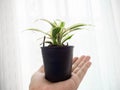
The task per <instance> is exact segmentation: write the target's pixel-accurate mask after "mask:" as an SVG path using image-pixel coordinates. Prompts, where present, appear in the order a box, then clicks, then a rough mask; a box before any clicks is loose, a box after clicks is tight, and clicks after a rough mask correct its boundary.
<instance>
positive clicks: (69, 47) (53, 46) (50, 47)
mask: <svg viewBox="0 0 120 90" xmlns="http://www.w3.org/2000/svg"><path fill="white" fill-rule="evenodd" d="M73 47H74V46H45V47H41V48H73Z"/></svg>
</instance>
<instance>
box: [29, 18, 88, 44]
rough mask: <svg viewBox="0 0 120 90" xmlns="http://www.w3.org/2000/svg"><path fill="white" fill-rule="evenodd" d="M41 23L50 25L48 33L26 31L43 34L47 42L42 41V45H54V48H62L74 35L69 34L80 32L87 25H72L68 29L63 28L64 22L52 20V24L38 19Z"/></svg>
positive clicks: (38, 30)
mask: <svg viewBox="0 0 120 90" xmlns="http://www.w3.org/2000/svg"><path fill="white" fill-rule="evenodd" d="M40 20H42V21H45V22H47V23H49V24H50V25H51V28H50V30H49V32H44V31H43V30H40V29H36V28H29V29H28V30H32V31H36V32H41V33H43V34H45V36H46V37H47V38H48V39H49V40H47V41H46V40H45V38H44V41H43V44H44V43H49V45H54V46H64V45H65V42H66V41H68V40H69V39H71V38H72V37H73V35H74V34H71V32H73V31H76V30H82V29H84V28H83V27H84V26H87V24H82V23H78V24H74V25H71V26H69V27H65V22H64V21H61V20H54V21H53V22H51V21H49V20H46V19H40Z"/></svg>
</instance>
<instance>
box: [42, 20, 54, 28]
mask: <svg viewBox="0 0 120 90" xmlns="http://www.w3.org/2000/svg"><path fill="white" fill-rule="evenodd" d="M40 20H42V21H45V22H47V23H49V24H50V25H51V26H52V27H56V25H55V24H54V23H52V22H50V21H49V20H46V19H40Z"/></svg>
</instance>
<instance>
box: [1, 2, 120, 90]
mask: <svg viewBox="0 0 120 90" xmlns="http://www.w3.org/2000/svg"><path fill="white" fill-rule="evenodd" d="M119 5H120V1H119V0H0V90H28V87H29V83H30V78H31V76H32V74H33V73H34V72H35V71H36V70H37V69H38V68H39V67H40V66H41V65H42V56H41V51H40V45H39V44H40V42H41V40H37V39H38V38H40V37H41V36H42V35H41V34H38V33H31V32H28V31H25V30H26V29H27V28H29V27H37V28H40V29H44V30H47V29H48V27H46V24H43V23H41V22H34V20H36V19H38V18H45V19H49V20H54V19H62V20H65V21H66V22H67V23H68V25H71V24H73V23H77V22H82V23H90V24H93V25H94V27H92V28H90V30H84V31H80V32H77V33H76V34H75V36H74V37H73V38H72V40H70V42H69V44H71V45H74V56H80V55H83V54H85V55H90V56H91V61H92V66H91V68H90V69H89V71H88V73H87V75H86V76H85V78H84V80H83V82H82V83H81V85H80V87H79V89H78V90H120V77H119V75H120V70H119V66H120V55H119V53H120V31H119V29H120V25H119V24H120V7H119Z"/></svg>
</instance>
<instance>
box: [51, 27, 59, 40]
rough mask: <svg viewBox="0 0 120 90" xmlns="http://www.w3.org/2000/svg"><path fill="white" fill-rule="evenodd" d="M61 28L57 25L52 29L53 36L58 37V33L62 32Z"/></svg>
mask: <svg viewBox="0 0 120 90" xmlns="http://www.w3.org/2000/svg"><path fill="white" fill-rule="evenodd" d="M60 30H61V28H60V27H56V28H54V29H53V30H52V37H53V38H56V36H57V34H58V33H59V32H60Z"/></svg>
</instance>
